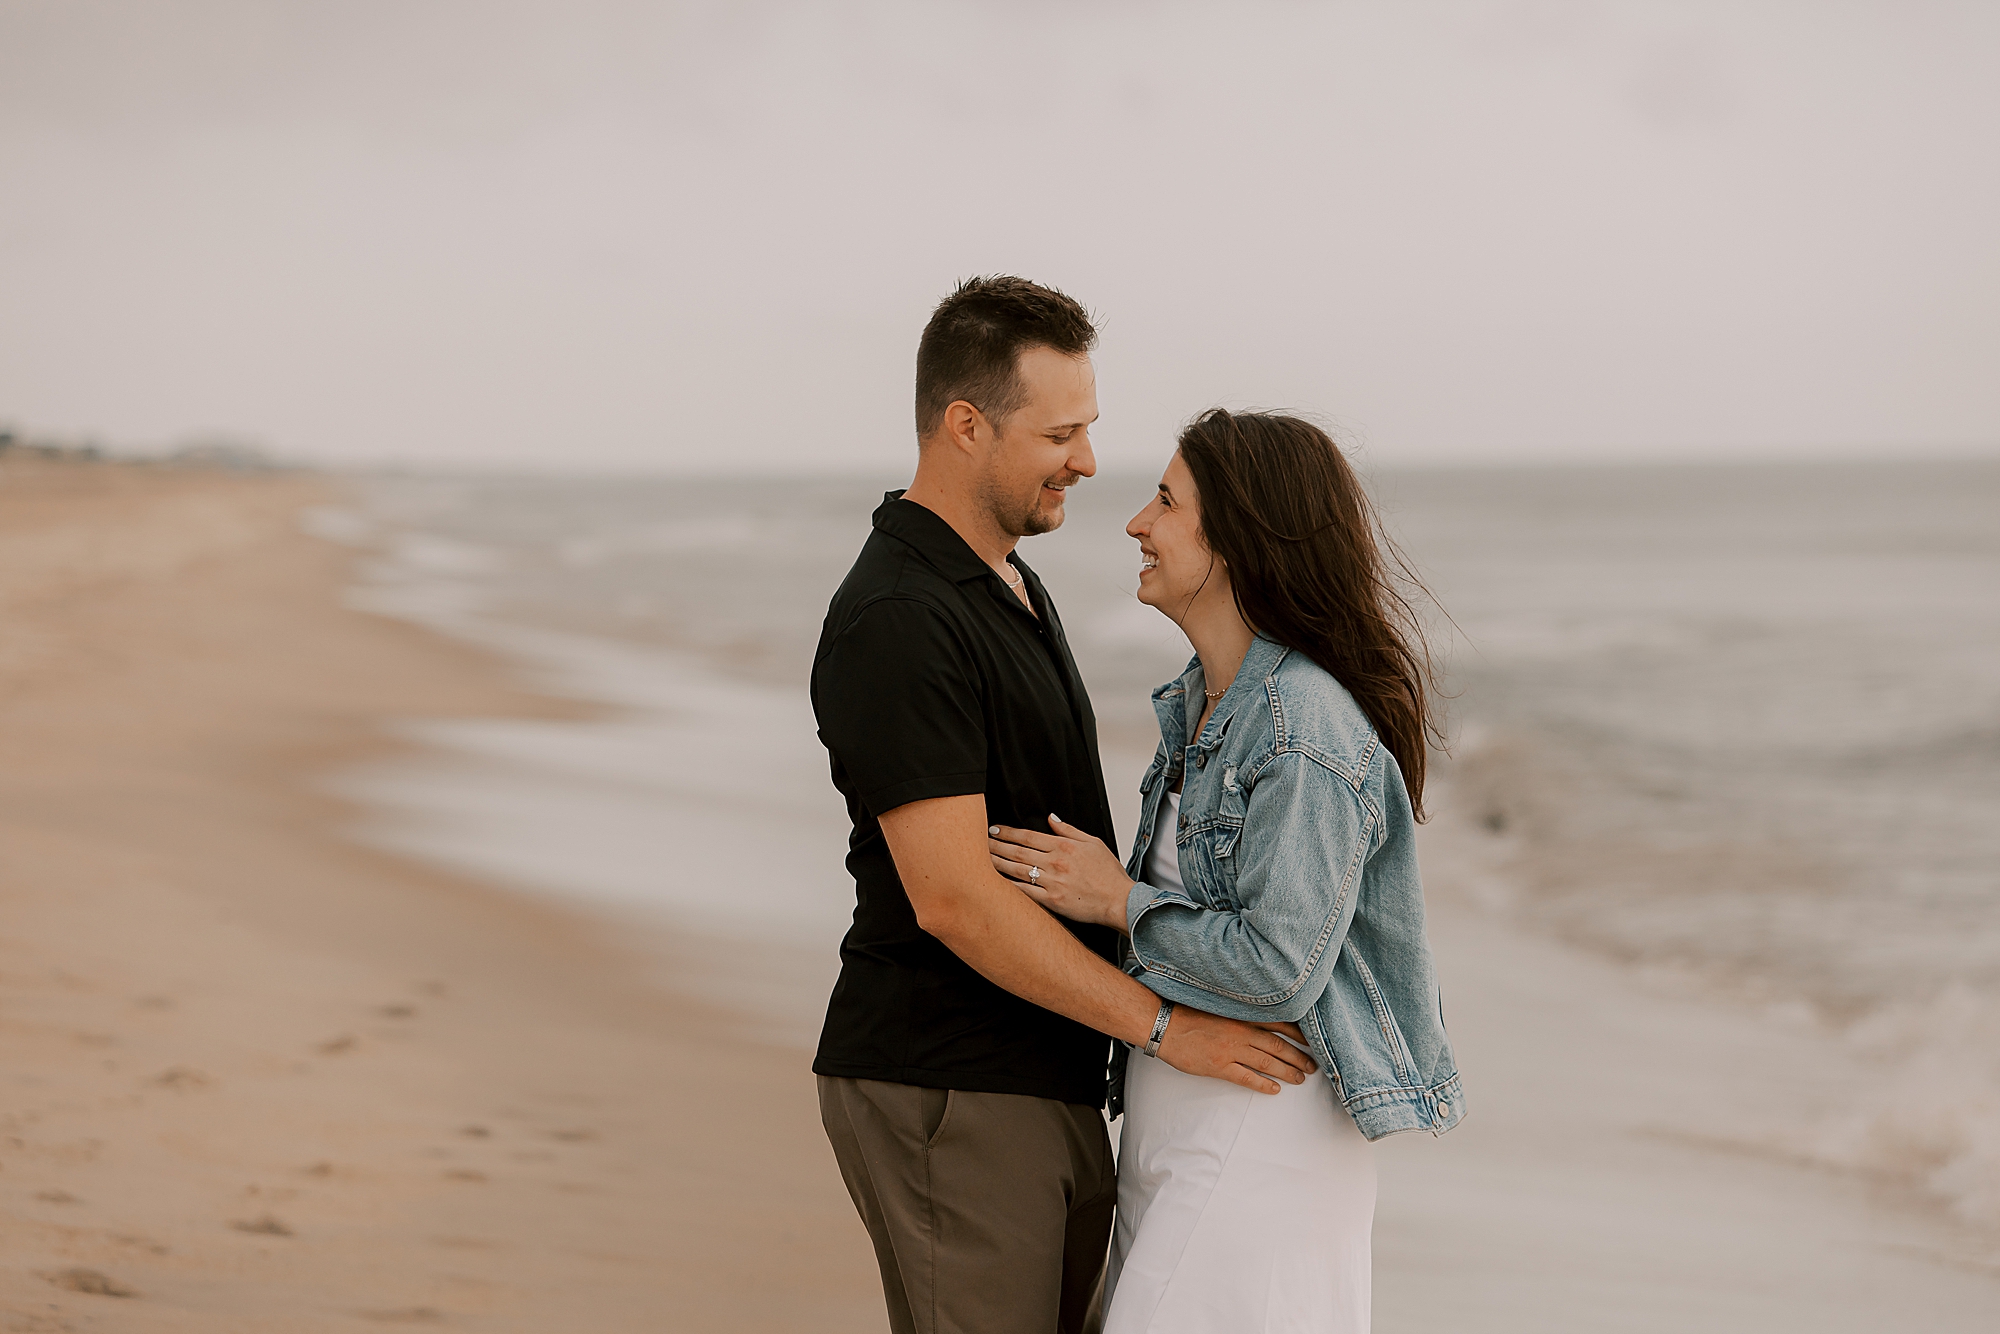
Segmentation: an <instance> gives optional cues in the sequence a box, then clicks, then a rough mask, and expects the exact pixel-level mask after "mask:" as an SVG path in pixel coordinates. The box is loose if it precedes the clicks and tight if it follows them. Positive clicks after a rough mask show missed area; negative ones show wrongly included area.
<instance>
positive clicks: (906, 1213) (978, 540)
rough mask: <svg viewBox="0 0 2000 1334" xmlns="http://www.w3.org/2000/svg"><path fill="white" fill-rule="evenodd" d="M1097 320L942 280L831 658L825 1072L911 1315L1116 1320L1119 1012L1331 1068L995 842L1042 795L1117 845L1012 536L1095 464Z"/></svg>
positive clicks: (1210, 1044)
mask: <svg viewBox="0 0 2000 1334" xmlns="http://www.w3.org/2000/svg"><path fill="white" fill-rule="evenodd" d="M1096 340H1097V331H1096V330H1095V328H1093V327H1092V325H1091V322H1090V318H1089V316H1088V315H1087V314H1086V313H1085V312H1084V310H1083V308H1082V307H1081V306H1079V305H1078V304H1077V303H1076V302H1075V301H1072V300H1071V299H1070V298H1069V297H1067V296H1064V295H1063V294H1061V293H1060V292H1056V291H1052V290H1050V289H1048V288H1045V287H1040V286H1037V285H1036V284H1034V283H1030V282H1027V281H1024V280H1022V279H1020V278H1010V277H995V278H978V279H973V280H971V281H968V282H965V283H962V284H961V285H960V286H959V288H958V290H957V291H955V292H953V293H952V295H951V296H949V297H947V298H945V300H944V301H943V302H941V303H940V304H939V305H938V307H937V310H936V312H935V313H934V314H933V315H932V317H931V321H930V323H929V325H928V326H926V328H925V329H924V334H923V339H922V341H921V343H920V344H919V346H918V349H917V394H916V399H917V439H918V446H919V448H918V458H917V473H916V479H915V480H914V481H913V482H912V483H911V485H910V487H909V489H908V490H907V491H904V492H901V493H894V492H892V493H890V495H889V496H888V497H887V498H886V499H885V500H884V502H883V504H882V507H881V508H880V509H878V510H876V511H875V518H874V532H873V533H872V534H871V535H870V536H869V538H868V541H867V543H866V545H865V546H864V547H863V548H862V551H861V555H860V557H859V558H858V559H857V560H856V561H855V563H854V568H853V569H852V570H851V571H850V572H849V573H848V576H847V579H846V581H845V582H844V583H842V584H841V586H840V591H839V592H838V593H836V594H835V595H834V598H833V603H832V605H831V607H830V608H829V609H828V612H827V618H826V627H825V630H824V631H823V633H822V635H821V638H820V643H819V649H818V652H817V655H816V656H815V659H814V663H813V675H812V695H813V709H814V712H815V714H816V715H817V717H818V719H819V728H820V737H821V739H822V740H823V741H824V742H825V743H826V746H827V749H828V750H829V751H830V752H831V753H832V766H833V781H834V785H835V786H836V787H838V788H839V789H840V791H841V792H842V794H843V795H845V796H846V798H847V806H848V813H849V815H850V816H851V818H852V819H853V822H854V833H853V836H852V838H851V840H850V842H849V849H850V850H849V853H848V857H847V866H848V870H849V872H850V873H851V874H852V875H853V876H854V881H855V890H856V899H857V902H856V907H855V912H854V925H853V928H852V929H851V930H850V931H849V932H848V934H847V938H846V939H845V941H844V942H843V943H842V945H841V973H840V981H839V983H838V984H837V985H836V986H835V988H834V992H833V998H832V1000H831V1002H830V1003H829V1005H828V1007H827V1016H826V1027H825V1029H824V1031H823V1032H822V1034H821V1037H820V1045H819V1055H818V1058H817V1059H816V1060H815V1061H814V1062H813V1070H814V1071H815V1072H816V1073H817V1074H818V1076H819V1089H820V1110H821V1115H822V1119H823V1121H824V1123H825V1125H826V1131H827V1136H828V1138H829V1139H830V1140H831V1141H832V1143H833V1149H834V1156H835V1157H836V1158H837V1159H838V1160H839V1163H840V1170H841V1175H842V1177H843V1178H844V1179H845V1181H846V1183H847V1188H848V1191H849V1193H850V1194H851V1195H852V1196H853V1197H854V1203H855V1207H856V1209H858V1210H859V1211H860V1214H861V1218H862V1221H863V1222H864V1223H865V1224H866V1226H867V1228H868V1232H869V1235H870V1237H871V1238H872V1239H873V1241H874V1243H875V1254H876V1258H877V1260H878V1261H879V1262H880V1264H881V1267H882V1286H883V1291H884V1294H885V1296H886V1298H887V1301H888V1305H889V1323H890V1327H891V1328H892V1330H894V1331H895V1334H943V1332H944V1331H966V1332H968V1334H970V1332H975V1331H976V1332H977V1334H1016V1332H1018V1334H1051V1332H1052V1331H1057V1330H1060V1331H1063V1334H1078V1332H1080V1331H1085V1330H1092V1329H1095V1328H1096V1326H1097V1320H1098V1313H1097V1310H1096V1307H1097V1301H1096V1297H1097V1289H1098V1285H1099V1281H1100V1279H1101V1277H1102V1273H1103V1267H1104V1258H1105V1251H1106V1244H1107V1241H1108V1239H1109V1236H1110V1229H1111V1215H1112V1206H1113V1204H1114V1202H1115V1200H1116V1192H1117V1188H1116V1182H1115V1180H1114V1175H1113V1167H1112V1157H1111V1148H1110V1143H1109V1140H1108V1137H1107V1135H1106V1133H1105V1125H1104V1118H1103V1113H1102V1111H1101V1108H1102V1106H1103V1102H1104V1084H1105V1066H1106V1061H1107V1056H1108V1046H1107V1043H1106V1040H1105V1035H1106V1034H1109V1035H1110V1036H1111V1037H1114V1038H1119V1039H1122V1040H1124V1041H1126V1042H1130V1043H1133V1044H1135V1045H1141V1044H1149V1049H1151V1050H1155V1051H1156V1052H1157V1054H1158V1055H1159V1056H1160V1057H1161V1058H1162V1059H1164V1060H1166V1061H1167V1062H1168V1063H1169V1064H1171V1065H1173V1066H1174V1067H1175V1068H1176V1069H1180V1070H1184V1071H1187V1072H1189V1073H1193V1074H1201V1075H1212V1076H1216V1077H1219V1078H1225V1079H1233V1080H1235V1081H1236V1082H1238V1083H1242V1084H1246V1085H1248V1086H1250V1087H1252V1088H1262V1089H1266V1090H1270V1091H1275V1090H1276V1088H1277V1085H1276V1084H1274V1083H1272V1082H1271V1080H1272V1079H1284V1080H1286V1081H1287V1082H1289V1083H1293V1084H1297V1083H1301V1082H1303V1080H1304V1078H1305V1076H1306V1073H1307V1072H1309V1070H1310V1069H1311V1059H1310V1058H1309V1057H1307V1056H1305V1055H1304V1053H1302V1052H1300V1051H1298V1050H1297V1049H1296V1048H1294V1047H1293V1046H1291V1045H1290V1044H1288V1043H1286V1042H1285V1041H1284V1040H1283V1039H1282V1038H1279V1037H1277V1036H1275V1035H1274V1034H1272V1033H1270V1032H1267V1031H1265V1030H1263V1029H1261V1028H1257V1027H1254V1026H1251V1025H1247V1024H1240V1023H1236V1022H1233V1021H1230V1020H1225V1019H1219V1018H1217V1017H1215V1016H1213V1015H1207V1014H1203V1013H1200V1012H1199V1011H1195V1010H1189V1009H1186V1008H1181V1009H1174V1010H1171V1011H1169V1009H1168V1008H1167V1007H1164V1006H1162V1005H1161V1004H1160V1001H1159V998H1158V997H1156V996H1154V995H1153V994H1152V993H1151V992H1150V991H1147V990H1146V989H1145V988H1144V987H1142V986H1140V985H1139V984H1138V983H1137V982H1136V981H1134V980H1133V979H1131V978H1129V977H1127V976H1126V975H1125V974H1124V973H1122V972H1120V971H1119V970H1118V969H1117V968H1116V967H1115V966H1114V965H1113V964H1112V963H1111V962H1110V960H1111V959H1112V957H1113V954H1114V947H1115V944H1116V937H1115V935H1114V934H1113V933H1112V932H1111V931H1109V930H1107V929H1105V928H1101V927H1075V926H1072V925H1070V924H1068V923H1066V922H1063V921H1061V920H1060V919H1058V918H1055V917H1053V916H1051V915H1049V914H1048V913H1046V912H1044V911H1043V910H1042V909H1041V908H1039V907H1037V906H1036V905H1035V904H1034V903H1033V902H1031V901H1030V900H1029V899H1028V898H1027V897H1026V896H1025V895H1023V894H1022V893H1021V892H1020V890H1019V889H1017V888H1016V887H1015V886H1014V885H1012V884H1011V883H1010V882H1009V881H1007V880H1005V879H1004V878H1002V877H1001V876H1000V874H999V873H998V872H997V871H995V870H994V868H993V865H992V862H991V860H990V859H989V856H988V853H987V828H988V826H990V825H999V824H1007V825H1015V826H1019V827H1024V828H1040V827H1044V822H1045V821H1046V820H1047V818H1048V816H1049V815H1050V814H1051V813H1054V814H1058V815H1060V816H1061V817H1062V818H1063V819H1064V820H1066V821H1068V822H1069V823H1071V824H1073V825H1075V826H1077V827H1078V828H1080V829H1083V830H1086V831H1088V832H1089V833H1091V834H1093V835H1095V836H1097V837H1099V838H1101V839H1103V840H1104V841H1105V842H1106V843H1113V842H1114V836H1113V833H1112V828H1111V811H1110V806H1109V803H1108V801H1107V800H1106V798H1105V795H1104V776H1103V770H1102V767H1101V765H1100V762H1099V759H1098V753H1097V724H1096V719H1095V716H1094V715H1093V714H1092V712H1091V708H1090V699H1089V696H1088V695H1087V694H1086V693H1085V692H1084V688H1083V682H1082V680H1081V679H1080V678H1079V677H1078V675H1077V670H1076V664H1075V662H1074V661H1073V660H1072V659H1071V657H1070V652H1069V645H1068V642H1067V640H1066V639H1065V638H1064V635H1063V629H1062V622H1061V620H1060V619H1059V618H1058V617H1057V615H1056V609H1055V605H1054V603H1053V602H1051V601H1050V599H1049V596H1048V593H1047V591H1046V590H1044V589H1043V587H1042V584H1041V581H1040V580H1039V579H1037V578H1036V577H1035V573H1034V571H1033V570H1030V569H1029V568H1028V567H1027V565H1026V564H1024V563H1022V562H1021V561H1020V560H1019V559H1017V558H1016V557H1015V556H1014V555H1013V551H1014V546H1015V544H1016V542H1017V541H1018V540H1019V539H1020V538H1022V537H1026V536H1030V535H1032V534H1035V533H1045V532H1049V531H1051V530H1052V529H1054V528H1055V527H1057V526H1058V525H1059V524H1061V523H1062V519H1063V499H1064V495H1063V493H1064V490H1065V489H1066V488H1067V487H1069V486H1070V485H1072V484H1073V483H1075V482H1077V481H1079V480H1080V479H1082V478H1085V477H1089V476H1091V475H1092V474H1093V473H1095V472H1096V470H1097V466H1096V461H1095V459H1094V458H1093V457H1092V455H1091V450H1090V427H1091V424H1092V423H1093V422H1095V421H1096V420H1097V391H1096V378H1095V373H1094V371H1093V368H1092V365H1091V361H1090V349H1091V347H1092V346H1093V345H1094V344H1095V343H1096ZM1266 1076H1268V1078H1266Z"/></svg>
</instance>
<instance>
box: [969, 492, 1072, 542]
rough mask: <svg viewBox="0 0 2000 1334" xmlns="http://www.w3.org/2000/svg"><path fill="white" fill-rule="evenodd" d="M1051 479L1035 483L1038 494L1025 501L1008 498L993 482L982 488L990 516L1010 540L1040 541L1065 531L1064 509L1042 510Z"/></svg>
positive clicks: (1012, 497)
mask: <svg viewBox="0 0 2000 1334" xmlns="http://www.w3.org/2000/svg"><path fill="white" fill-rule="evenodd" d="M1047 481H1048V479H1047V478H1043V479H1042V480H1040V481H1038V482H1036V483H1035V490H1034V494H1033V495H1031V496H1028V497H1027V498H1026V499H1025V500H1024V499H1021V498H1018V497H1015V496H1010V495H1008V494H1007V493H1006V492H1005V491H1003V490H1002V489H1001V488H1000V486H999V484H998V483H997V482H996V481H995V480H994V479H992V478H990V477H989V478H987V479H986V484H985V486H983V487H982V488H981V490H982V491H983V492H984V497H983V498H984V499H985V501H986V508H987V512H988V513H990V514H991V515H992V516H993V522H994V523H995V524H996V525H998V526H999V529H1000V531H1001V532H1003V533H1006V534H1007V535H1008V536H1010V537H1039V536H1041V535H1042V534H1043V533H1053V532H1054V531H1055V530H1056V529H1058V528H1060V527H1062V522H1063V511H1062V509H1061V508H1060V507H1058V508H1056V509H1055V510H1053V511H1049V510H1045V509H1043V508H1042V488H1043V486H1044V485H1046V484H1047Z"/></svg>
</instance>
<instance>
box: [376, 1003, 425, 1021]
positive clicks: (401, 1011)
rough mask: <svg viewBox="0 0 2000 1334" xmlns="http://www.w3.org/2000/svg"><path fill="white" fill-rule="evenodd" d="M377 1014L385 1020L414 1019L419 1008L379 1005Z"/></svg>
mask: <svg viewBox="0 0 2000 1334" xmlns="http://www.w3.org/2000/svg"><path fill="white" fill-rule="evenodd" d="M375 1013H377V1014H379V1015H381V1016H382V1017H383V1018H384V1019H414V1018H416V1017H417V1007H416V1006H414V1005H378V1006H376V1007H375Z"/></svg>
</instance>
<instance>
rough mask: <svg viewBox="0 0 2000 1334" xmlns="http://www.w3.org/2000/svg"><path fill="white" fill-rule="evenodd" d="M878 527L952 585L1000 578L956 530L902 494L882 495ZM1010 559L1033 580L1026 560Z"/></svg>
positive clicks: (889, 492)
mask: <svg viewBox="0 0 2000 1334" xmlns="http://www.w3.org/2000/svg"><path fill="white" fill-rule="evenodd" d="M875 528H876V530H877V531H878V532H883V533H887V534H888V535H889V536H891V537H893V538H895V539H896V540H897V541H899V542H903V543H906V544H907V545H909V546H911V547H913V548H915V549H916V552H917V554H918V555H920V556H922V557H923V558H924V559H925V560H927V561H929V562H930V563H931V564H932V565H935V566H936V567H937V568H938V570H939V571H941V572H942V573H943V574H944V577H945V578H947V579H949V580H951V581H952V582H953V583H958V584H962V583H964V582H965V581H966V580H968V579H977V578H979V577H980V576H981V575H985V576H986V577H988V578H990V579H993V580H994V581H995V582H998V581H999V579H1000V576H999V575H997V574H995V573H994V572H993V567H992V566H990V565H988V564H987V563H986V562H985V561H983V560H981V559H979V554H978V553H977V552H975V551H974V550H973V549H972V548H971V547H969V546H967V545H966V543H965V539H964V538H962V537H960V536H959V535H958V530H957V529H955V528H953V527H952V526H951V525H950V524H948V523H946V522H945V521H944V519H943V518H942V517H941V516H940V515H938V514H937V513H935V512H934V511H932V510H928V509H925V508H924V507H923V506H922V505H919V504H918V503H917V502H916V501H914V500H908V501H906V500H904V499H903V493H902V492H901V491H887V492H884V493H883V495H882V504H881V505H880V506H879V507H878V508H877V509H876V511H875ZM1008 559H1009V561H1011V562H1012V564H1013V566H1014V568H1015V569H1017V570H1019V571H1021V573H1022V574H1023V575H1024V576H1026V577H1027V578H1030V579H1032V578H1034V572H1033V571H1032V570H1030V569H1029V568H1028V564H1027V562H1026V561H1024V560H1021V559H1020V558H1019V557H1018V556H1015V555H1010V556H1009V557H1008Z"/></svg>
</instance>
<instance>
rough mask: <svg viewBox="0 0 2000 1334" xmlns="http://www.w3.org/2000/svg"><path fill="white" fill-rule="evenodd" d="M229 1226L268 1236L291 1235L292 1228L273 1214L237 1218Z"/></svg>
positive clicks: (239, 1230)
mask: <svg viewBox="0 0 2000 1334" xmlns="http://www.w3.org/2000/svg"><path fill="white" fill-rule="evenodd" d="M229 1226H231V1227H233V1228H235V1229H236V1230H237V1231H238V1232H255V1233H258V1234H260V1235H262V1236H266V1237H289V1236H291V1235H293V1233H292V1230H291V1229H290V1228H288V1227H286V1226H285V1225H284V1223H283V1222H281V1221H280V1220H279V1219H278V1218H277V1217H276V1216H275V1215H273V1214H260V1215H258V1216H257V1217H256V1218H237V1219H233V1220H231V1222H230V1224H229Z"/></svg>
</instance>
